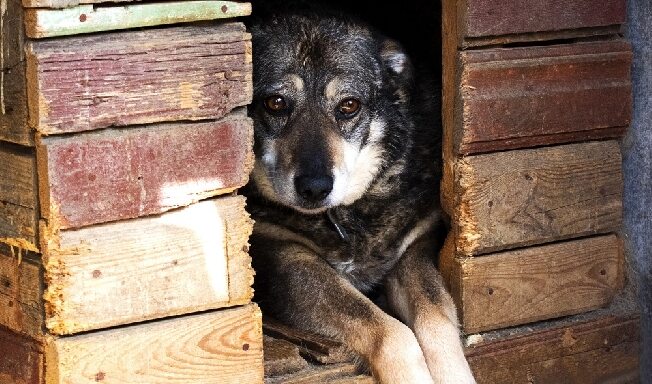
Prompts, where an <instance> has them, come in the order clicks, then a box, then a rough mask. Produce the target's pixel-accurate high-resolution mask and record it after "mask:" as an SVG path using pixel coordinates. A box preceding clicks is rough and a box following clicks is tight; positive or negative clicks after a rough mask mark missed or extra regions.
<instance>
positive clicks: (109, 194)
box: [37, 113, 253, 229]
mask: <svg viewBox="0 0 652 384" xmlns="http://www.w3.org/2000/svg"><path fill="white" fill-rule="evenodd" d="M252 148H253V133H252V126H251V121H250V120H249V118H248V117H246V116H244V115H243V114H242V113H238V114H231V115H229V116H227V118H225V119H223V120H220V121H217V122H202V123H191V124H162V125H156V126H148V127H139V128H135V127H131V128H127V129H124V130H103V131H98V132H91V133H87V134H82V135H73V136H61V137H57V136H53V137H46V138H43V139H42V140H41V141H40V142H39V146H38V147H37V153H38V163H39V188H40V195H41V202H40V204H41V214H42V216H43V217H44V218H46V219H47V220H48V225H49V226H51V227H56V228H59V229H65V228H75V227H80V226H86V225H90V224H96V223H102V222H108V221H114V220H122V219H127V218H134V217H139V216H144V215H149V214H157V213H161V212H165V211H168V210H170V209H173V208H177V207H181V206H186V205H188V204H191V203H194V202H196V201H198V200H201V199H205V198H208V197H211V196H215V195H219V194H224V193H229V192H232V191H233V190H235V189H236V188H239V187H242V186H243V185H245V184H246V183H247V180H248V177H249V172H250V171H251V168H252V167H253V154H252Z"/></svg>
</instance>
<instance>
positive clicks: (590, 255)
mask: <svg viewBox="0 0 652 384" xmlns="http://www.w3.org/2000/svg"><path fill="white" fill-rule="evenodd" d="M598 3H599V4H598ZM598 3H596V2H593V1H584V0H577V1H564V2H559V1H555V0H546V1H529V0H524V1H518V2H515V3H513V2H512V3H509V4H508V3H505V2H498V1H475V0H464V1H444V3H443V29H442V31H443V37H444V42H443V43H444V51H443V59H444V76H443V79H444V95H443V96H444V101H443V120H444V140H443V156H444V177H443V181H442V203H443V206H444V209H445V211H446V212H447V213H448V214H449V215H450V217H451V230H450V232H449V234H448V237H447V240H446V244H445V246H444V248H443V249H442V252H441V254H440V269H441V271H442V273H443V275H444V277H445V280H446V281H447V282H448V285H449V288H450V290H451V293H452V295H453V297H454V299H455V301H456V303H457V305H458V309H459V315H460V320H461V325H462V329H463V331H464V332H466V333H467V334H471V333H477V332H488V331H492V330H496V329H503V328H507V327H514V326H519V325H523V324H528V323H533V322H537V321H542V320H546V319H554V318H558V317H562V316H568V315H574V314H580V313H583V312H586V311H590V310H595V309H597V308H601V307H606V306H608V305H609V304H610V303H611V302H612V301H613V300H614V298H615V297H617V296H618V295H619V293H620V292H621V290H622V288H623V286H624V281H625V280H626V279H625V275H624V271H625V268H624V266H625V255H624V253H623V249H622V248H623V247H622V245H621V240H620V234H619V230H620V226H621V221H622V171H621V153H620V145H619V142H618V140H617V139H619V138H620V137H621V136H622V135H623V134H624V132H625V130H626V129H627V126H628V125H629V122H630V113H631V112H630V110H631V105H632V100H631V82H630V66H631V59H632V54H631V48H630V46H629V43H628V42H627V41H626V40H624V39H623V38H622V36H621V35H620V33H619V32H620V26H621V24H622V23H624V22H625V2H624V1H611V0H604V1H600V2H598ZM532 15H536V17H532ZM606 316H607V315H605V316H603V317H602V318H600V319H597V320H596V321H597V322H598V323H600V324H603V322H608V321H607V320H606ZM625 317H627V316H625ZM614 321H616V320H614ZM620 321H621V320H617V321H616V323H618V324H620V323H619V322H620ZM622 321H625V322H627V321H629V320H622ZM632 321H633V320H632ZM630 323H631V322H630ZM630 323H627V324H629V325H627V326H626V328H627V329H628V330H629V331H627V332H630V331H631V332H634V329H635V325H632V324H634V323H631V324H630ZM596 324H597V323H596ZM605 324H606V323H605ZM636 324H637V323H636ZM575 326H576V325H575V324H574V323H569V324H568V327H570V328H573V327H575ZM578 327H579V325H578ZM605 327H606V328H605ZM605 327H602V326H601V325H600V326H596V329H595V330H594V332H595V334H594V335H595V336H591V337H595V339H596V340H598V339H600V337H602V336H601V335H606V334H607V333H608V332H609V331H608V329H611V328H608V327H607V326H605ZM607 328H608V329H607ZM573 329H574V328H573ZM505 332H506V334H508V332H507V331H505ZM551 332H552V331H551ZM551 334H552V333H551ZM631 335H632V340H634V339H635V337H634V336H633V335H634V333H631ZM636 335H637V333H636ZM587 337H588V336H587ZM605 337H606V336H605ZM519 340H520V341H519V343H521V344H518V343H517V344H518V345H519V347H514V353H513V355H512V357H511V359H512V360H513V362H512V363H509V364H511V365H510V366H511V367H517V366H521V365H522V366H528V364H530V363H526V362H525V360H524V359H525V358H524V357H522V356H519V352H518V351H521V350H522V351H525V350H529V349H531V348H534V345H535V344H536V343H539V342H540V341H538V340H539V338H538V336H535V335H534V334H532V335H528V334H527V332H525V334H524V336H523V338H522V339H519ZM496 343H497V341H496ZM506 343H507V344H500V347H499V346H496V347H495V348H503V347H504V346H506V345H508V344H509V343H508V342H506ZM550 343H552V344H554V342H552V341H551V342H550ZM596 343H597V342H596ZM552 344H551V345H552ZM594 344H595V343H594ZM496 345H498V344H496ZM514 345H516V344H514ZM477 348H478V349H477V350H476V351H475V352H472V353H471V354H470V356H471V357H470V361H471V365H472V367H474V370H475V371H476V375H477V376H478V380H479V381H480V382H496V383H503V382H504V383H511V382H520V381H523V380H526V381H528V380H529V381H536V382H537V383H539V382H542V383H556V382H601V381H603V380H607V379H610V378H613V377H612V376H611V374H612V373H613V372H612V373H609V372H606V371H603V370H600V369H590V371H591V375H589V376H586V377H587V378H590V379H586V380H584V379H582V380H584V381H582V380H579V381H577V380H578V377H579V376H578V375H575V374H574V373H573V372H574V371H573V369H574V368H572V367H571V365H576V364H580V363H579V362H578V361H579V360H578V361H576V362H571V360H572V358H570V357H567V356H570V354H573V353H575V352H573V351H571V350H570V349H569V350H561V349H560V350H558V351H557V352H555V353H556V355H555V356H553V354H554V353H553V352H550V351H552V349H550V350H549V349H542V350H541V351H542V352H541V354H540V355H538V356H536V359H539V360H537V361H542V360H546V361H549V362H553V361H558V362H563V363H554V364H553V363H551V364H552V365H555V364H558V365H555V369H556V371H554V370H551V371H549V372H548V373H546V374H544V373H541V372H540V373H541V376H538V374H536V375H534V376H532V377H530V376H527V375H530V373H532V372H535V371H537V369H538V368H536V367H535V366H534V365H532V366H528V367H529V368H527V369H525V370H524V371H523V372H529V373H528V374H527V375H525V376H523V377H521V378H520V379H517V378H516V377H515V376H510V375H509V374H507V373H505V374H504V375H503V376H500V375H502V374H501V373H500V372H501V371H500V370H495V371H494V372H493V373H492V372H490V371H491V370H490V369H488V368H487V367H489V366H490V365H491V366H495V364H497V363H498V362H501V361H502V363H500V364H503V363H504V364H507V363H505V361H503V360H500V359H507V358H508V357H506V356H508V354H498V355H496V356H497V357H495V360H490V358H489V357H487V356H489V355H491V353H489V352H488V351H489V350H491V349H492V348H494V346H492V345H491V343H489V344H487V345H484V346H483V347H482V348H481V347H479V346H478V347H477ZM509 348H512V347H509ZM519 348H520V349H519ZM595 348H597V349H595V351H598V350H599V353H598V352H595V353H594V352H591V353H594V355H595V356H594V357H596V359H598V357H599V359H610V358H614V359H620V358H621V357H619V356H620V355H617V351H616V350H615V349H613V350H609V349H600V348H598V346H597V344H595ZM587 353H588V352H587ZM611 354H613V355H611ZM546 356H548V357H546ZM586 356H588V355H586ZM578 358H579V357H578ZM483 359H489V360H483ZM491 359H493V357H492V358H491ZM555 359H557V360H555ZM560 359H561V360H560ZM569 359H571V360H569ZM599 359H598V360H599ZM622 359H625V360H626V364H625V363H623V364H624V365H623V367H626V368H623V372H625V373H622V372H621V373H622V375H624V376H623V377H625V376H627V375H630V376H631V374H632V372H636V367H637V354H636V353H634V352H633V353H629V352H628V353H626V354H625V355H623V356H622ZM483 361H484V362H483ZM487 361H492V364H489V363H487ZM596 361H597V360H596ZM509 364H507V365H509ZM532 364H534V360H533V362H532ZM481 367H485V368H481ZM510 369H511V368H506V370H505V371H504V372H510ZM514 369H516V368H514ZM518 369H523V368H518ZM542 369H543V368H542ZM553 371H554V374H553V373H552V372H553ZM576 371H577V370H576ZM582 372H584V371H582ZM524 374H525V373H524ZM565 375H566V376H565ZM574 375H575V376H574ZM616 376H618V375H616ZM560 378H565V379H564V380H561V379H560Z"/></svg>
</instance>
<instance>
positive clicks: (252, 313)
mask: <svg viewBox="0 0 652 384" xmlns="http://www.w3.org/2000/svg"><path fill="white" fill-rule="evenodd" d="M46 361H47V371H46V381H47V383H48V384H64V383H91V382H93V383H94V382H106V383H160V384H169V383H197V384H202V383H215V382H219V383H224V384H231V383H233V384H239V383H262V381H263V345H262V332H261V315H260V311H259V309H258V307H257V306H255V305H254V304H250V305H247V306H244V307H240V308H234V309H227V310H221V311H213V312H209V313H204V314H199V315H191V316H185V317H179V318H174V319H170V320H163V321H158V322H152V323H147V324H141V325H136V326H130V327H124V328H116V329H111V330H106V331H101V332H93V333H88V334H84V335H80V336H73V337H65V338H59V339H52V340H50V341H49V343H48V346H47V348H46Z"/></svg>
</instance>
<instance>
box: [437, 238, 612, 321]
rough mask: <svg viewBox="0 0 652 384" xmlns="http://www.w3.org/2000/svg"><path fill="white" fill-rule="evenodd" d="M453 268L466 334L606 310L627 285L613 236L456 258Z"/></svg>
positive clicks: (453, 285) (444, 259)
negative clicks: (624, 281)
mask: <svg viewBox="0 0 652 384" xmlns="http://www.w3.org/2000/svg"><path fill="white" fill-rule="evenodd" d="M448 260H450V255H442V262H449V261H448ZM452 263H453V265H452V267H451V272H452V273H451V275H450V287H451V294H452V295H453V297H454V299H455V301H456V303H457V306H458V310H459V312H460V319H461V324H462V327H463V329H464V331H465V332H467V333H475V332H481V331H486V330H491V329H497V328H504V327H509V326H514V325H519V324H525V323H531V322H535V321H540V320H545V319H550V318H556V317H561V316H566V315H572V314H577V313H582V312H585V311H588V310H591V309H596V308H600V307H603V306H605V305H607V304H609V303H610V302H611V301H612V299H613V298H614V296H615V295H616V294H617V293H618V292H619V291H620V289H621V287H622V284H623V280H624V272H623V265H624V260H623V255H622V252H621V247H620V242H619V240H618V239H617V238H616V236H615V235H607V236H599V237H594V238H587V239H579V240H572V241H567V242H561V243H555V244H550V245H543V246H538V247H530V248H524V249H518V250H513V251H506V252H500V253H494V254H490V255H486V256H482V257H471V258H464V259H454V260H452ZM445 269H446V268H445Z"/></svg>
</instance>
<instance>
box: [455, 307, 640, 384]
mask: <svg viewBox="0 0 652 384" xmlns="http://www.w3.org/2000/svg"><path fill="white" fill-rule="evenodd" d="M540 328H541V327H540ZM639 329H640V320H639V318H638V316H603V317H598V318H595V319H592V320H588V321H586V320H580V319H578V320H577V321H574V322H568V324H566V325H563V326H559V327H553V328H543V329H541V330H538V331H534V332H532V331H524V332H518V331H515V332H513V333H515V334H514V335H509V333H508V332H506V333H505V334H506V335H507V336H504V337H502V338H499V339H494V340H491V341H488V342H481V343H478V344H476V345H474V346H472V347H470V348H467V352H466V356H467V359H468V361H469V364H470V365H471V369H472V370H473V372H474V374H475V377H476V380H477V382H478V384H485V383H486V384H494V383H505V384H512V383H514V384H516V383H537V384H557V383H577V384H593V383H623V384H624V383H636V382H638V380H639V372H638V369H639V350H640V346H639V343H640V341H639ZM475 337H476V338H477V336H475Z"/></svg>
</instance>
